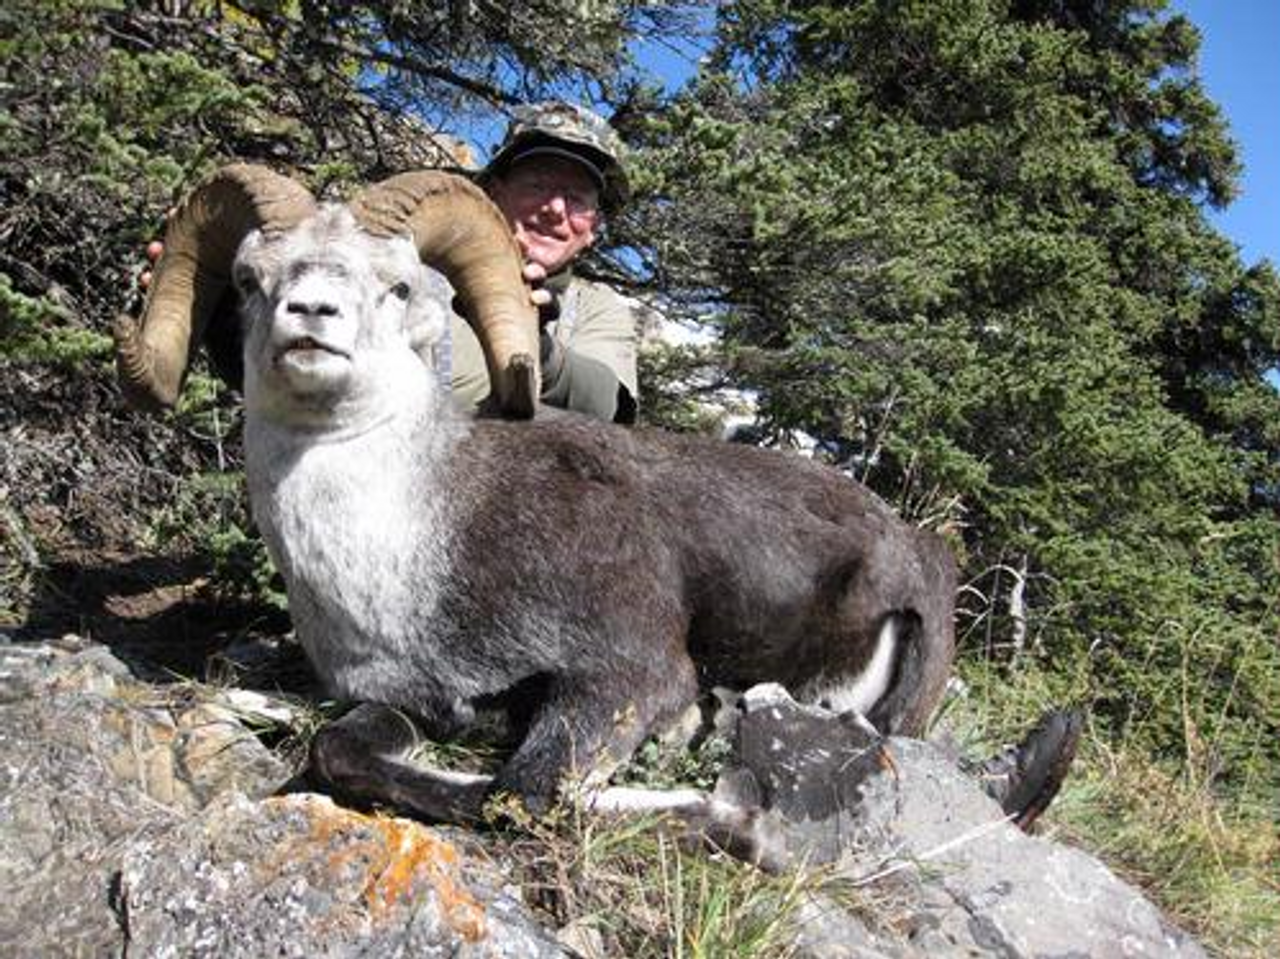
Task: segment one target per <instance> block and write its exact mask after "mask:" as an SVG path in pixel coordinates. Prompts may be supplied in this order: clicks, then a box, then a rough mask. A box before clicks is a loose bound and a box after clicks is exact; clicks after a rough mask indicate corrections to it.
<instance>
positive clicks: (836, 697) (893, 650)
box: [806, 616, 901, 715]
mask: <svg viewBox="0 0 1280 959" xmlns="http://www.w3.org/2000/svg"><path fill="white" fill-rule="evenodd" d="M900 627H901V622H900V620H899V619H898V617H897V616H890V617H888V618H887V619H885V621H884V625H883V626H882V627H880V638H879V639H877V640H876V651H875V652H874V653H872V654H871V661H870V662H868V663H867V665H866V668H865V669H863V671H862V672H861V673H859V674H858V675H857V676H855V677H853V678H852V679H845V680H844V681H842V682H839V683H833V684H831V685H830V686H819V685H815V686H813V687H811V688H812V690H813V692H812V693H811V694H810V695H809V696H808V697H806V698H807V699H809V700H810V701H811V702H815V703H818V704H820V705H822V706H825V707H826V708H827V709H830V710H831V711H832V712H834V713H847V712H850V711H852V712H856V713H858V714H860V715H865V714H866V713H869V712H871V709H872V707H873V706H875V704H876V703H878V702H879V701H880V700H881V698H882V697H883V696H884V694H885V693H887V692H888V691H889V684H890V683H891V682H892V681H893V664H894V661H895V660H896V659H897V652H898V631H899V629H900Z"/></svg>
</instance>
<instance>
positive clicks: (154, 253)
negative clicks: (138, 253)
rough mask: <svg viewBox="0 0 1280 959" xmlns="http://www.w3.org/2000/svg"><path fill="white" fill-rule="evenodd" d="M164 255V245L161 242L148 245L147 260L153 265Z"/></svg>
mask: <svg viewBox="0 0 1280 959" xmlns="http://www.w3.org/2000/svg"><path fill="white" fill-rule="evenodd" d="M163 255H164V244H163V243H162V242H161V241H159V240H152V241H151V242H150V243H148V244H147V259H148V260H150V261H151V262H152V263H154V262H156V260H158V259H160V257H161V256H163Z"/></svg>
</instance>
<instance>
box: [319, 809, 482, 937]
mask: <svg viewBox="0 0 1280 959" xmlns="http://www.w3.org/2000/svg"><path fill="white" fill-rule="evenodd" d="M319 812H320V810H319V809H310V810H308V817H307V818H308V820H309V821H310V823H311V828H312V838H313V839H314V840H316V841H318V842H320V843H323V844H325V845H327V846H333V845H334V844H335V843H341V845H340V846H339V848H337V849H335V850H334V851H333V852H332V853H330V856H329V867H330V869H331V871H333V872H335V873H336V872H337V871H339V870H340V869H341V868H342V867H344V866H346V865H347V864H348V863H350V862H351V861H353V860H355V859H361V860H363V861H364V863H365V865H363V867H362V868H364V869H365V870H366V871H367V875H368V880H367V882H366V883H365V887H364V900H365V904H366V907H367V908H368V910H369V914H370V915H371V916H372V918H374V919H375V920H377V919H380V918H382V917H383V916H385V915H386V914H387V912H388V911H390V910H391V909H392V908H394V907H395V906H396V904H397V903H399V902H401V901H404V900H408V899H410V898H411V897H412V893H413V887H414V884H415V882H416V881H417V880H418V878H419V877H422V878H423V879H425V880H426V881H427V882H429V883H430V884H431V888H432V889H433V890H434V891H435V893H436V896H437V898H438V901H439V903H440V910H441V912H442V914H443V915H444V918H445V921H446V922H448V924H449V926H450V927H451V928H452V929H453V930H454V931H455V932H456V933H457V934H458V935H459V936H461V937H462V938H463V939H465V940H467V941H468V942H476V941H477V940H480V939H483V938H484V937H485V936H486V935H487V930H486V928H485V915H484V907H483V906H482V905H481V904H480V903H479V902H478V901H477V900H476V899H475V897H474V896H472V895H471V892H470V891H469V890H468V889H467V888H466V887H465V886H464V885H462V883H461V882H460V881H459V879H458V875H457V874H458V867H459V857H458V851H457V849H456V848H454V846H453V845H452V844H450V843H448V842H445V841H443V840H441V839H439V838H437V837H436V836H435V835H434V834H432V832H431V830H429V829H427V828H426V827H425V826H422V825H419V824H418V823H416V822H412V821H410V820H406V819H392V818H389V817H385V816H366V815H363V814H361V813H357V812H352V811H350V810H345V809H341V808H339V807H336V806H329V807H327V808H325V811H324V814H323V815H317V813H319ZM361 834H363V835H361ZM366 836H367V837H368V838H365V837H366Z"/></svg>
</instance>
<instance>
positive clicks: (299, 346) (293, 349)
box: [276, 336, 351, 360]
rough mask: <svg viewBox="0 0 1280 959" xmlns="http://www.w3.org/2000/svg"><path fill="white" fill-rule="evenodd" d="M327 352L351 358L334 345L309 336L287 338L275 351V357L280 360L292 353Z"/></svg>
mask: <svg viewBox="0 0 1280 959" xmlns="http://www.w3.org/2000/svg"><path fill="white" fill-rule="evenodd" d="M317 352H319V353H328V354H330V355H331V356H340V357H342V358H343V359H348V360H349V359H351V354H349V353H347V352H346V351H345V350H340V349H338V348H337V347H336V346H333V345H331V344H329V343H324V342H322V341H320V340H317V339H315V338H313V337H310V336H297V337H294V338H293V339H291V340H288V341H287V342H286V343H285V344H284V345H283V346H281V347H280V349H279V350H277V351H276V359H277V360H282V359H284V358H285V357H286V356H289V355H290V354H294V353H317Z"/></svg>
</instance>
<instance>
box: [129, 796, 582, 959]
mask: <svg viewBox="0 0 1280 959" xmlns="http://www.w3.org/2000/svg"><path fill="white" fill-rule="evenodd" d="M478 872H479V870H477V869H475V868H474V867H472V868H471V869H470V870H469V869H467V868H466V864H465V863H464V861H463V858H462V856H461V854H460V853H459V851H458V850H457V849H456V847H454V846H453V845H452V844H450V843H449V842H447V841H446V840H444V839H442V838H441V837H440V836H439V834H438V833H436V832H434V831H433V830H431V829H428V828H427V827H425V826H422V825H420V824H418V823H415V822H412V821H410V820H406V819H397V818H391V817H374V816H365V815H362V814H359V813H354V812H350V811H348V810H345V809H342V808H341V807H339V806H336V805H335V804H334V803H333V802H332V801H331V800H329V799H327V798H325V797H322V796H315V795H293V796H284V797H279V798H275V799H268V800H266V801H263V802H251V801H249V800H246V799H244V798H243V797H241V796H232V797H231V798H229V799H228V800H227V801H225V802H223V803H220V804H218V805H216V806H213V807H210V808H209V809H208V810H206V811H205V812H204V813H203V814H201V815H199V816H196V817H193V818H192V819H190V820H188V821H186V822H184V823H183V824H181V825H180V826H179V827H178V828H176V829H173V830H170V831H169V832H168V833H166V834H164V835H163V836H160V837H157V838H154V839H151V840H149V841H145V842H138V843H134V844H132V845H131V847H130V848H129V850H128V851H127V853H126V855H125V857H124V868H123V875H122V878H121V882H120V902H121V913H122V916H123V918H124V927H125V932H126V934H127V936H128V941H129V947H130V949H131V950H137V951H138V953H139V954H140V955H146V956H209V957H215V956H216V957H219V959H224V957H226V959H234V957H245V959H248V957H256V956H262V955H267V954H277V955H288V956H300V957H313V956H333V957H337V956H358V955H359V956H388V957H391V956H457V957H462V959H467V957H481V956H484V957H512V959H517V957H521V959H523V957H530V959H537V957H542V956H560V955H563V954H564V953H563V950H561V949H560V948H559V946H557V945H556V943H555V940H554V939H553V938H552V937H551V936H550V935H549V934H547V933H544V932H543V931H542V930H540V929H539V928H537V927H536V926H535V925H534V924H533V923H532V922H531V921H530V920H529V919H528V918H527V917H526V916H525V915H524V913H523V910H522V907H521V906H520V904H519V903H517V902H515V901H513V900H511V899H510V898H509V897H507V896H505V895H504V894H502V893H500V892H497V893H495V892H493V891H492V888H491V886H490V885H488V884H487V883H486V882H485V879H484V878H483V877H480V876H479V875H478Z"/></svg>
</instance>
